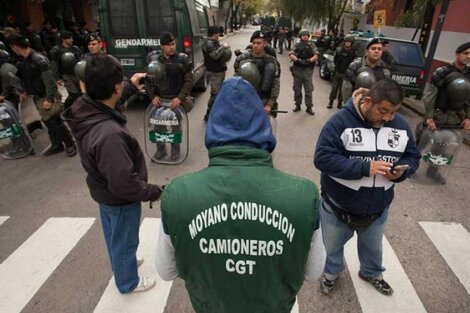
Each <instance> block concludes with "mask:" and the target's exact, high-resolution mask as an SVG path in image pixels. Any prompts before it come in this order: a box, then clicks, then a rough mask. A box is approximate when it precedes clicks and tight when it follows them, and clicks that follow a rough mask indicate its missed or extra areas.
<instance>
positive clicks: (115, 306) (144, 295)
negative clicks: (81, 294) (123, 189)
mask: <svg viewBox="0 0 470 313" xmlns="http://www.w3.org/2000/svg"><path fill="white" fill-rule="evenodd" d="M160 226H161V221H160V219H159V218H145V219H144V221H143V222H142V225H141V226H140V232H139V238H140V244H139V248H138V251H137V254H139V255H141V256H143V258H144V263H143V264H142V265H141V266H140V267H139V273H140V275H142V276H150V277H153V278H156V279H157V284H156V286H155V287H153V288H152V289H150V290H148V291H145V292H137V293H130V294H125V295H123V294H120V293H119V291H118V290H117V288H116V285H115V283H114V277H113V278H111V280H110V281H109V284H108V287H107V288H106V290H105V292H104V294H103V296H102V297H101V300H100V302H99V303H98V305H97V306H96V308H95V311H94V312H95V313H116V312H133V313H145V312H152V313H160V312H163V310H164V309H165V305H166V301H167V298H168V295H169V294H170V289H171V286H172V285H173V282H166V281H163V280H162V279H161V278H160V276H158V275H157V271H156V269H155V249H156V247H157V236H158V234H159V230H160V229H159V228H160Z"/></svg>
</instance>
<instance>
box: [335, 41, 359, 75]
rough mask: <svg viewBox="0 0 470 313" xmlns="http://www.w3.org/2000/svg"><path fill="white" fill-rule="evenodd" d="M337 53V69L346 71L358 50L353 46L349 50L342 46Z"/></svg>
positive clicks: (339, 71)
mask: <svg viewBox="0 0 470 313" xmlns="http://www.w3.org/2000/svg"><path fill="white" fill-rule="evenodd" d="M336 53H337V54H338V55H337V57H336V64H335V70H336V72H338V73H345V72H346V70H347V69H348V66H349V64H351V62H352V61H354V58H355V56H356V51H355V50H354V49H353V48H351V49H349V50H348V49H346V48H344V47H342V48H338V51H337V52H336Z"/></svg>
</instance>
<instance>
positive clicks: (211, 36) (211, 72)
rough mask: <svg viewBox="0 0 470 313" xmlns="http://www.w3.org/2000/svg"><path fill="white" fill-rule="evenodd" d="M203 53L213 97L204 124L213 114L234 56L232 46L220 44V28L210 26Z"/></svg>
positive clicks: (208, 105)
mask: <svg viewBox="0 0 470 313" xmlns="http://www.w3.org/2000/svg"><path fill="white" fill-rule="evenodd" d="M202 53H203V54H204V65H205V66H206V70H207V80H208V81H209V84H210V86H211V96H210V98H209V102H208V103H207V112H206V115H205V116H204V122H207V120H208V118H209V114H210V112H211V108H212V104H213V103H214V101H215V98H216V96H217V94H218V93H219V90H220V87H221V86H222V82H223V81H224V79H225V73H226V72H227V62H228V61H229V60H230V58H231V56H232V52H231V50H230V45H229V44H227V43H224V44H223V45H221V44H220V42H219V27H217V26H209V30H208V31H207V38H206V39H205V40H204V42H203V43H202Z"/></svg>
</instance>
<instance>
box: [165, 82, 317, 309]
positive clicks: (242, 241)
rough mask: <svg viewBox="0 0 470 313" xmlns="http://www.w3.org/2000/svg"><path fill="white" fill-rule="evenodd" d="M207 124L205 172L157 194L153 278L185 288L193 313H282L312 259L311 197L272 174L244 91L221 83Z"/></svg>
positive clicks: (258, 119)
mask: <svg viewBox="0 0 470 313" xmlns="http://www.w3.org/2000/svg"><path fill="white" fill-rule="evenodd" d="M210 114H211V115H210V118H209V122H208V124H207V127H206V146H207V148H208V149H209V166H208V167H207V168H206V169H203V170H202V171H199V172H196V173H193V174H189V175H185V176H181V177H178V178H175V179H174V180H173V181H172V182H171V183H170V184H169V185H167V187H166V188H165V191H164V193H163V198H162V204H161V208H162V221H163V225H164V227H163V229H164V231H165V233H161V235H160V236H159V243H158V248H157V253H156V265H157V271H158V272H159V274H160V275H161V276H162V278H163V279H167V280H170V279H174V278H176V277H178V276H179V277H181V278H182V279H184V280H185V283H186V288H187V290H188V293H189V296H190V299H191V302H192V304H193V307H194V310H195V311H196V312H197V313H240V312H257V313H288V312H290V311H291V309H292V306H293V304H294V302H295V297H296V294H297V293H298V291H299V289H300V287H301V286H302V283H303V281H304V276H305V275H307V274H306V272H308V270H307V271H306V264H307V263H308V264H311V263H310V260H312V259H313V257H312V259H311V258H310V256H311V254H310V255H309V251H310V252H311V253H314V254H315V253H316V254H320V253H319V249H316V248H314V249H310V245H311V243H312V241H313V239H312V238H315V235H313V234H314V230H315V229H317V228H318V190H317V188H316V186H315V184H314V183H313V182H311V181H309V180H307V179H303V178H300V177H295V176H291V175H288V174H286V173H283V172H281V171H278V170H276V169H275V168H273V165H272V158H271V154H270V151H272V150H273V149H274V147H275V145H276V140H275V138H274V136H273V135H272V132H271V126H270V124H269V118H268V116H267V115H266V113H265V112H264V110H263V103H262V102H261V99H260V98H259V97H258V95H257V93H256V90H255V89H254V88H253V86H252V85H251V84H250V83H248V82H247V81H245V80H243V79H242V78H240V77H234V78H230V79H228V80H226V81H225V82H224V83H223V85H222V89H221V91H220V93H219V95H218V96H217V99H216V101H215V103H214V106H213V107H212V110H211V113H210ZM315 233H318V232H315ZM317 238H318V239H319V237H317ZM317 241H318V243H319V244H321V241H320V240H317ZM307 260H309V261H307ZM319 262H321V261H319ZM312 267H313V268H315V266H312ZM318 268H321V266H318ZM313 275H314V274H313Z"/></svg>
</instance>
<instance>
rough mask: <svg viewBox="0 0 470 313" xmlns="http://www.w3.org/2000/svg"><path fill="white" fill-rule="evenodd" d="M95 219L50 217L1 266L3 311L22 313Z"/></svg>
mask: <svg viewBox="0 0 470 313" xmlns="http://www.w3.org/2000/svg"><path fill="white" fill-rule="evenodd" d="M94 221H95V219H94V218H50V219H48V220H47V221H46V222H45V223H44V224H43V225H42V226H41V227H40V228H39V229H38V230H37V231H36V232H35V233H34V234H33V235H31V237H29V238H28V240H26V241H25V242H24V243H23V244H22V245H21V246H20V247H19V248H18V249H17V250H16V251H15V252H13V253H12V254H11V255H10V257H9V258H8V259H6V260H5V261H4V262H3V263H2V264H1V265H0V282H2V286H3V287H2V288H1V289H0V312H8V313H15V312H20V311H21V310H22V309H23V308H24V306H25V305H26V304H27V303H28V301H29V300H30V299H31V298H32V297H33V296H34V294H35V293H36V292H37V291H38V289H39V288H40V287H41V285H42V284H43V283H44V282H45V281H46V279H47V278H48V277H49V275H51V273H52V272H53V271H54V270H55V269H56V267H57V266H58V265H59V264H60V263H61V262H62V260H63V259H64V258H65V257H66V256H67V254H68V253H69V252H70V251H71V250H72V249H73V247H75V245H76V244H77V242H78V241H79V240H80V238H82V236H83V235H84V234H85V233H86V232H87V231H88V229H89V228H90V227H91V225H92V224H93V222H94Z"/></svg>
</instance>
